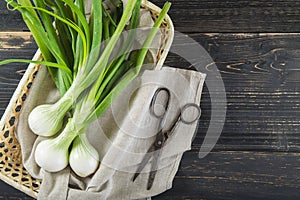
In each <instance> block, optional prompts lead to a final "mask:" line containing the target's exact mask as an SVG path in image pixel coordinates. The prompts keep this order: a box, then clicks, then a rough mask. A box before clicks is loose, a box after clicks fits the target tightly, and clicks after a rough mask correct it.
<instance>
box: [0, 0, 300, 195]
mask: <svg viewBox="0 0 300 200" xmlns="http://www.w3.org/2000/svg"><path fill="white" fill-rule="evenodd" d="M153 2H154V3H155V4H157V5H159V6H162V5H163V2H164V1H162V0H153ZM171 2H172V3H173V6H172V10H171V11H170V16H171V17H172V19H173V22H174V25H175V29H176V30H177V31H179V32H182V33H184V34H187V35H188V36H190V37H191V38H193V39H194V40H196V41H197V42H198V43H199V44H201V45H202V46H203V47H204V48H205V49H206V50H207V51H208V52H209V54H210V55H211V57H212V58H213V60H214V61H215V63H216V65H217V67H218V70H219V72H220V74H221V76H222V79H223V81H224V84H225V89H226V95H227V115H226V121H225V125H224V129H223V131H222V134H221V137H220V139H219V140H218V143H217V145H216V146H215V148H214V149H213V151H212V152H211V153H210V154H209V155H208V156H206V157H205V158H203V159H199V158H198V152H199V149H200V146H201V144H202V141H203V138H204V137H205V134H206V131H207V128H208V125H209V120H210V115H211V99H210V94H209V92H208V89H207V87H206V85H205V86H204V91H203V97H202V105H201V108H202V116H201V119H200V124H199V129H198V133H197V135H196V138H195V140H194V141H193V145H192V150H191V151H189V152H186V153H185V154H184V157H183V160H182V162H181V165H180V169H179V171H178V173H177V175H176V178H175V180H174V183H173V188H172V189H171V190H169V191H167V192H165V193H163V194H161V195H159V196H157V197H154V198H153V199H299V198H300V112H299V111H300V1H296V0H278V1H270V0H261V1H258V0H253V1H239V0H237V1H233V0H229V1H222V0H214V1H213V0H189V1H187V0H171ZM36 48H37V47H36V45H35V44H34V42H33V39H32V38H31V34H30V33H29V32H28V31H27V28H26V27H25V25H24V24H23V23H22V20H21V18H20V16H19V15H18V14H17V13H15V12H10V11H7V10H6V5H5V2H4V1H1V2H0V60H2V59H8V58H16V57H18V58H26V59H30V58H32V56H33V54H34V52H35V51H36ZM166 64H167V65H169V66H173V67H188V66H189V65H190V64H189V63H186V62H184V60H183V59H180V58H178V57H177V56H175V55H170V56H169V57H168V59H167V61H166ZM191 64H193V63H191ZM26 66H27V65H24V64H10V65H7V66H4V67H1V68H0V116H2V114H3V112H4V110H5V108H6V106H7V104H8V101H9V99H10V97H11V95H12V93H13V92H14V90H15V88H16V87H17V85H18V82H19V80H20V78H21V77H22V75H23V73H24V71H25V70H26ZM0 199H30V198H29V197H27V196H26V195H24V194H23V193H21V192H20V191H18V190H15V189H13V188H11V187H10V186H7V185H6V184H5V183H3V182H1V183H0Z"/></svg>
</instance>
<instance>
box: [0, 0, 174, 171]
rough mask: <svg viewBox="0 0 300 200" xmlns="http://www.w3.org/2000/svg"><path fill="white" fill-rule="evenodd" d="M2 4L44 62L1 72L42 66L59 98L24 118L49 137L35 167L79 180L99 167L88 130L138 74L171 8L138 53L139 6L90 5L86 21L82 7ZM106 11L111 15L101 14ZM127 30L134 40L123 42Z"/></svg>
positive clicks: (60, 0)
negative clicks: (16, 15)
mask: <svg viewBox="0 0 300 200" xmlns="http://www.w3.org/2000/svg"><path fill="white" fill-rule="evenodd" d="M6 1H7V3H8V7H9V9H12V10H18V11H20V12H21V13H22V16H23V19H24V21H25V23H26V24H27V26H28V27H29V29H30V30H31V31H32V34H33V37H34V38H35V41H36V42H37V44H38V46H39V48H40V50H41V52H42V55H43V58H44V60H43V61H27V60H14V59H12V60H6V61H1V62H0V65H1V64H6V63H8V62H15V61H19V62H33V63H39V64H44V65H46V66H48V69H49V72H50V74H51V77H52V78H53V80H54V82H55V84H56V86H57V88H58V91H59V92H60V94H61V98H60V99H59V100H58V101H57V102H56V103H54V104H44V105H39V106H37V107H35V108H34V109H33V110H32V111H31V113H30V114H29V117H28V124H29V127H30V129H31V130H32V131H33V132H34V133H35V134H37V135H41V136H46V137H48V138H47V139H45V140H43V141H41V142H40V143H39V144H38V145H37V147H36V150H35V160H36V162H37V164H38V165H39V166H40V167H41V168H43V169H44V170H47V171H49V172H57V171H60V170H62V169H64V168H65V167H66V166H67V165H68V164H70V167H71V168H72V170H73V171H74V172H75V173H76V174H77V175H79V176H81V177H86V176H89V175H91V174H92V173H94V171H95V170H96V169H97V167H98V165H99V155H98V152H97V151H96V150H95V148H94V147H93V146H92V145H91V144H90V143H89V141H88V139H87V136H86V134H87V132H86V130H87V127H88V125H89V124H90V123H92V122H93V121H94V120H96V119H98V118H99V116H101V115H102V113H103V112H104V111H105V110H106V109H107V108H108V106H109V105H110V104H111V102H112V101H113V99H114V98H115V97H116V96H117V95H118V94H120V93H121V92H122V91H123V90H124V89H125V87H126V86H127V85H128V84H129V83H130V82H131V81H132V80H133V79H134V78H135V77H136V76H137V75H138V74H139V72H140V70H141V67H142V65H143V63H144V60H145V57H146V53H147V52H148V49H149V46H150V45H151V43H152V41H153V39H154V37H155V35H156V33H157V31H158V29H159V27H160V25H161V23H162V21H163V19H164V18H165V16H166V14H167V12H168V10H169V8H170V3H168V2H167V3H166V4H165V6H164V7H163V9H162V11H161V13H160V15H159V16H158V18H157V20H156V22H155V23H154V25H153V27H152V29H151V30H150V33H149V35H148V36H147V38H146V40H145V42H144V44H143V46H142V48H141V49H140V50H137V51H133V52H130V49H131V48H132V45H133V43H134V38H135V34H136V31H135V29H136V28H137V25H138V20H139V11H140V5H141V1H142V0H128V2H127V4H126V6H125V7H124V8H123V5H122V2H121V0H106V1H112V3H107V2H102V1H101V0H92V9H91V16H90V18H89V21H88V20H87V16H86V15H85V13H84V11H85V6H84V1H83V0H75V1H73V0H43V1H38V0H33V1H30V0H6ZM107 5H114V6H115V8H109V10H105V8H106V7H107ZM51 19H54V22H55V23H53V22H52V21H51ZM127 24H129V26H128V28H129V29H130V30H131V33H130V34H129V36H127V37H125V36H124V35H122V33H123V32H124V30H125V27H126V25H127ZM103 44H105V45H103ZM118 45H119V46H118ZM120 45H121V46H120ZM118 48H119V49H118ZM67 116H68V117H69V118H68V120H67V121H66V122H65V119H66V118H67Z"/></svg>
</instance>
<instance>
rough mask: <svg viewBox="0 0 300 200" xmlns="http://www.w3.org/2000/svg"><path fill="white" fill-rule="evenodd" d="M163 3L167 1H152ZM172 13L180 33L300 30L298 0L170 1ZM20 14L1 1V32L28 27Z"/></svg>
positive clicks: (299, 3) (158, 3) (299, 6)
mask: <svg viewBox="0 0 300 200" xmlns="http://www.w3.org/2000/svg"><path fill="white" fill-rule="evenodd" d="M151 1H152V2H153V3H155V4H157V5H159V6H160V7H162V6H163V3H164V2H165V0H151ZM170 2H172V8H171V10H170V16H171V17H172V19H173V21H174V25H175V27H176V30H177V31H180V32H185V33H187V32H189V33H191V32H202V33H204V32H299V31H300V26H298V25H297V24H299V22H300V11H299V10H300V9H299V8H300V2H299V1H297V0H280V1H267V0H253V1H242V0H239V1H234V0H229V1H222V0H202V1H199V0H189V1H186V0H171V1H170ZM25 29H26V26H25V25H24V23H22V20H21V16H20V15H19V14H18V13H17V12H10V11H7V9H6V3H5V1H1V2H0V31H3V30H4V31H8V30H10V31H12V30H15V31H20V30H25Z"/></svg>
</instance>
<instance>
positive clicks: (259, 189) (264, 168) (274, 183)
mask: <svg viewBox="0 0 300 200" xmlns="http://www.w3.org/2000/svg"><path fill="white" fill-rule="evenodd" d="M197 155H198V154H197V153H194V152H187V153H185V154H184V157H183V160H182V163H181V166H180V169H179V171H178V173H177V175H176V178H175V181H174V183H173V188H172V189H171V190H169V191H167V192H165V193H163V194H161V195H159V196H157V197H154V198H153V199H155V200H163V199H176V200H177V199H178V200H179V199H206V200H209V199H214V200H226V199H228V200H235V199H237V200H238V199H266V200H269V199H270V200H271V199H272V200H282V199H291V200H296V199H299V191H300V185H299V184H300V180H299V170H300V168H299V162H300V158H299V153H264V152H247V151H243V152H240V151H234V152H230V151H226V152H223V151H221V152H213V153H211V154H209V156H207V157H206V158H204V159H198V158H197Z"/></svg>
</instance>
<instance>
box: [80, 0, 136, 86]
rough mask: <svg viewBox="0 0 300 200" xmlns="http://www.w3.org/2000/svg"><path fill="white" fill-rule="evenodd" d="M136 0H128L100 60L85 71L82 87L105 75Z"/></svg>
mask: <svg viewBox="0 0 300 200" xmlns="http://www.w3.org/2000/svg"><path fill="white" fill-rule="evenodd" d="M136 1H137V0H131V1H128V4H127V5H126V8H125V10H124V13H123V15H122V18H121V20H120V23H119V24H118V26H117V29H116V31H115V32H114V34H113V35H112V37H111V38H110V40H109V41H108V43H107V45H106V47H105V49H104V51H103V53H102V55H101V56H100V58H99V60H98V61H97V63H96V64H95V66H94V67H93V68H91V67H90V66H87V68H86V69H88V70H85V72H84V73H85V75H84V76H85V78H84V80H83V81H82V82H81V85H82V87H84V88H87V87H89V86H90V85H91V84H92V83H93V82H94V81H95V80H97V78H98V77H101V76H102V75H103V73H104V69H105V67H106V65H107V63H108V59H109V56H110V54H111V52H112V51H113V48H114V46H115V44H116V43H117V41H118V38H119V36H120V34H121V33H122V31H123V29H124V27H125V25H126V23H127V21H128V20H129V18H130V15H131V13H132V10H133V8H134V5H135V3H136ZM95 53H97V52H95ZM90 56H95V55H90ZM89 69H91V70H89Z"/></svg>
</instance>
